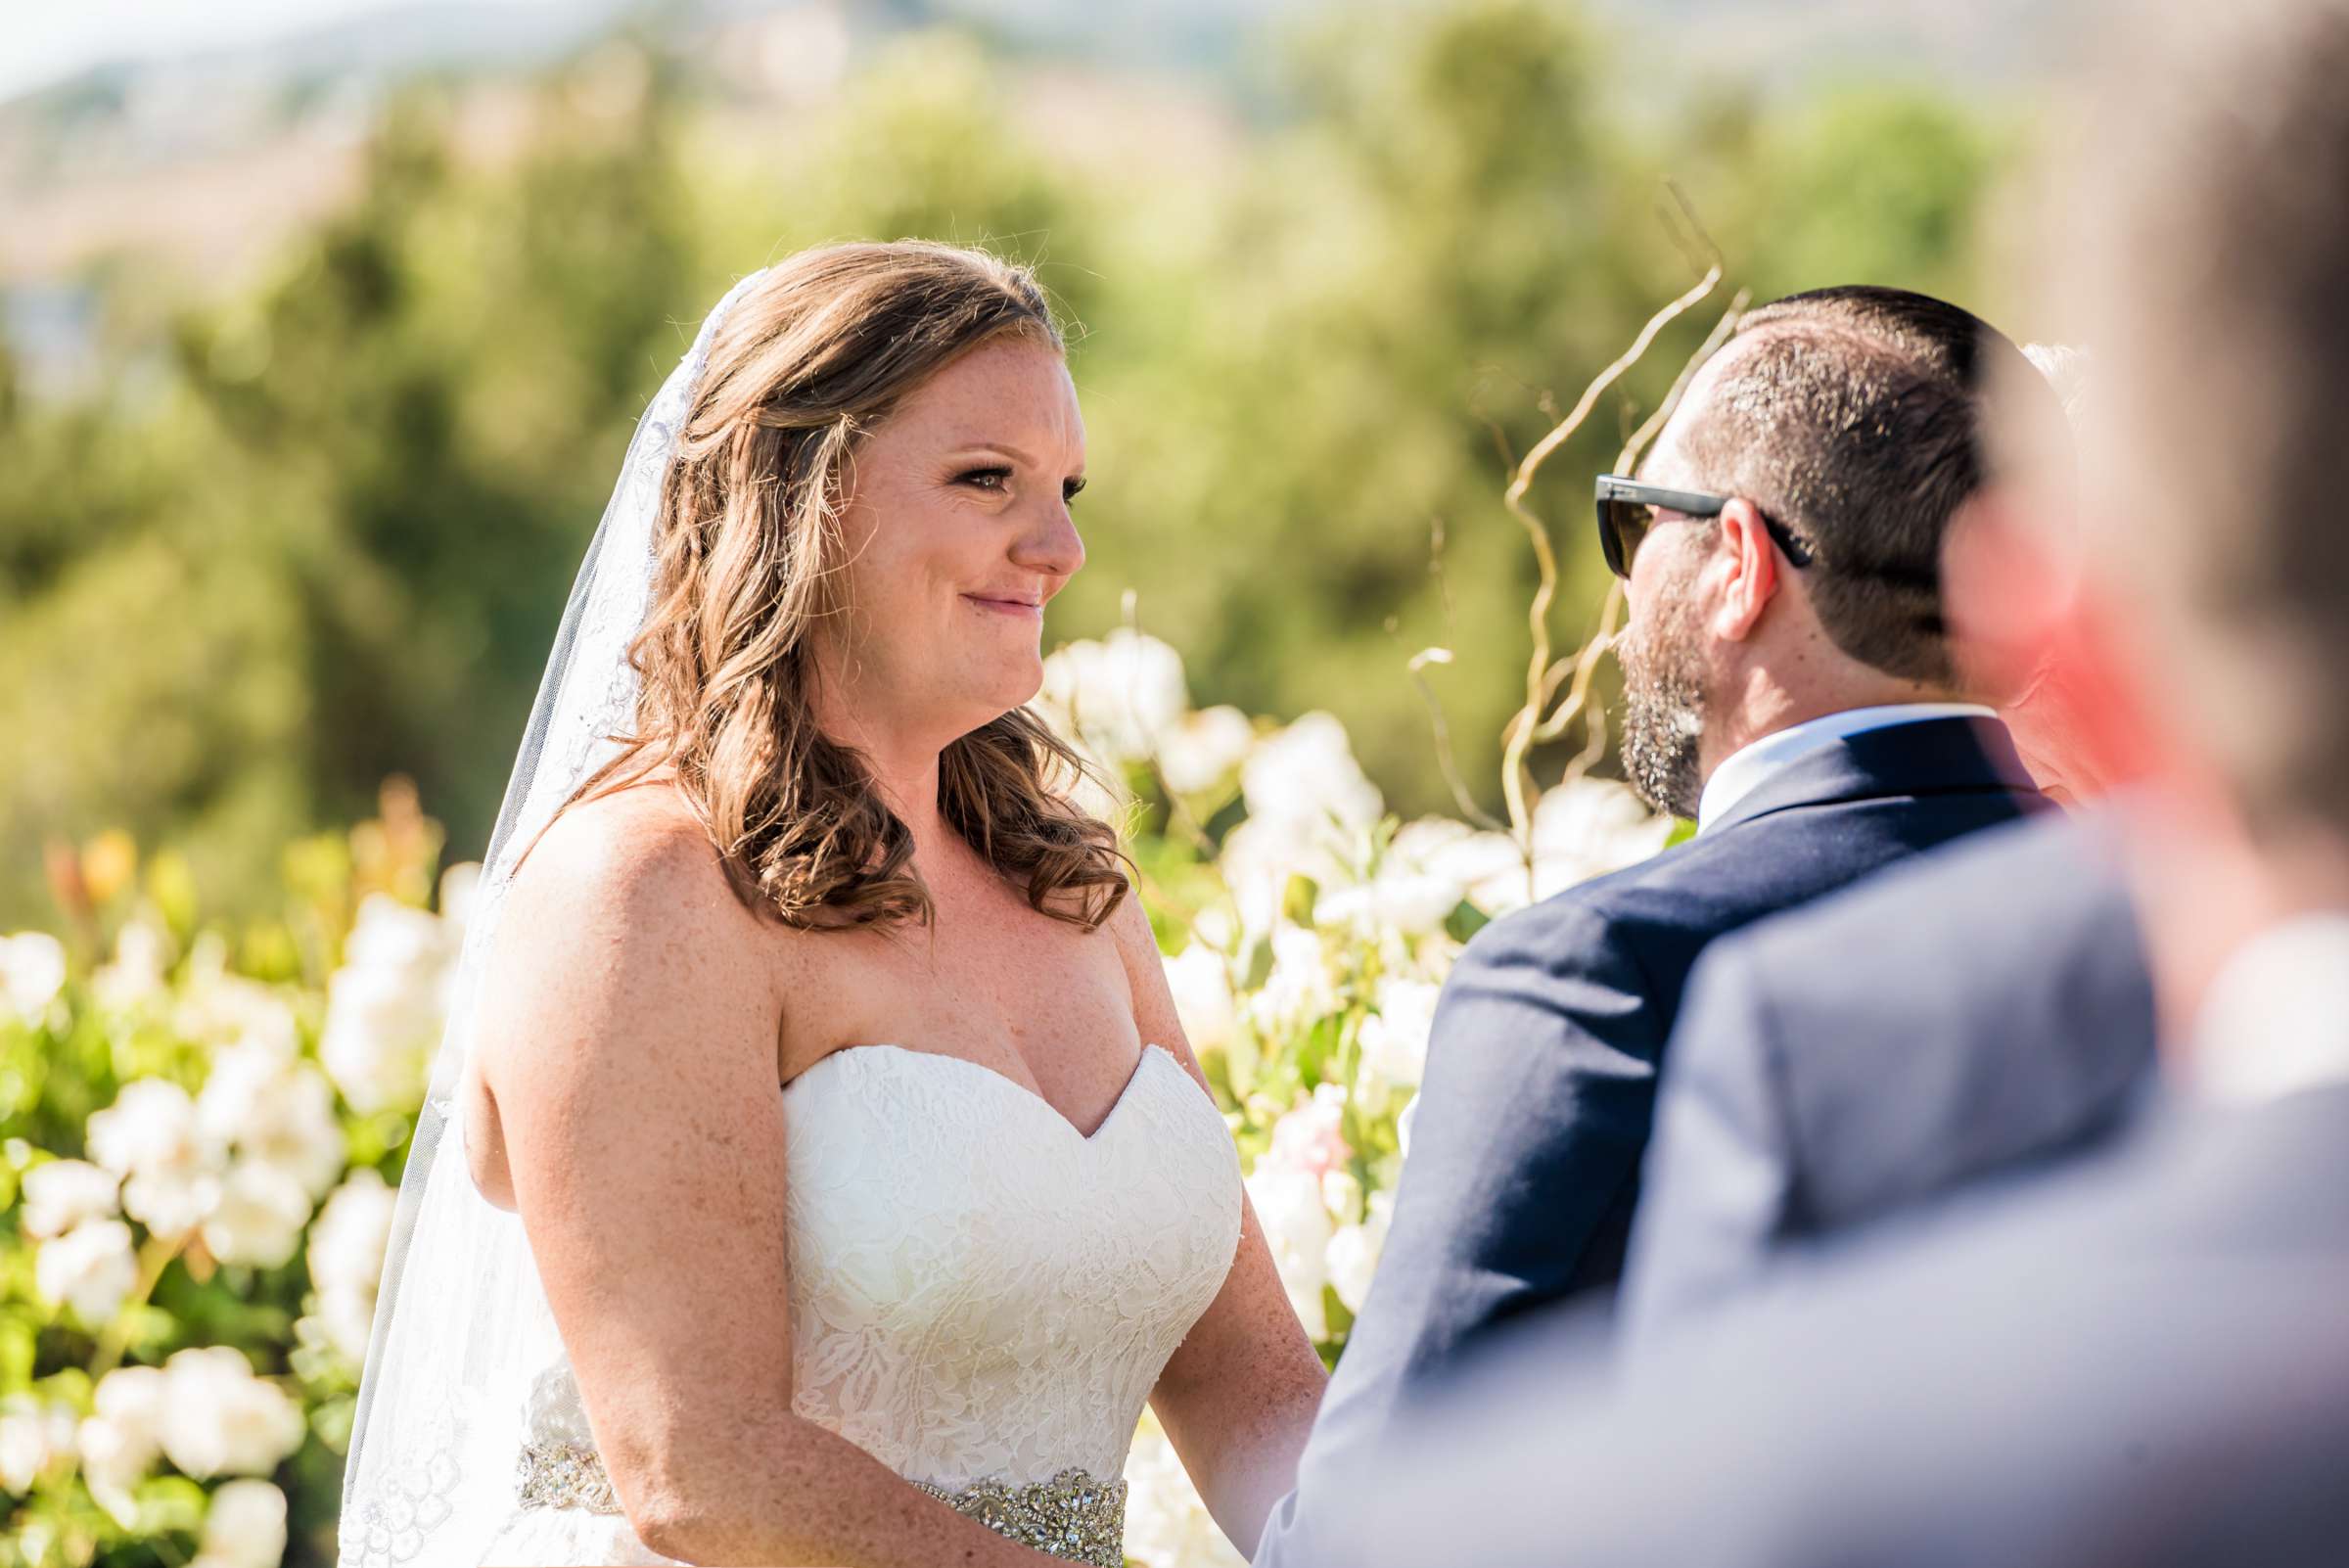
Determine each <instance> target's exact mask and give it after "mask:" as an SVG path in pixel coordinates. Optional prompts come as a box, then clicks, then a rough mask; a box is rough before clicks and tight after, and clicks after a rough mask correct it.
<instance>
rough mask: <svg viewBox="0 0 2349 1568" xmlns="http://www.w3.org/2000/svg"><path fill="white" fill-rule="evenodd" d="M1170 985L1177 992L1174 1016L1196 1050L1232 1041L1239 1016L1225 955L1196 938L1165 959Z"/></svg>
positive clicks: (1215, 1046)
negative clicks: (1179, 1021)
mask: <svg viewBox="0 0 2349 1568" xmlns="http://www.w3.org/2000/svg"><path fill="white" fill-rule="evenodd" d="M1165 965H1166V971H1167V989H1168V990H1169V991H1170V992H1173V993H1174V1013H1175V1016H1176V1017H1178V1018H1180V1019H1181V1020H1182V1033H1183V1035H1184V1036H1185V1037H1186V1038H1188V1039H1189V1040H1190V1042H1191V1048H1192V1049H1194V1050H1202V1051H1205V1050H1214V1049H1217V1048H1219V1047H1221V1046H1222V1045H1225V1044H1227V1043H1229V1042H1230V1039H1231V1032H1232V1030H1233V1029H1234V1028H1235V1027H1236V1025H1237V1022H1238V1018H1237V1014H1236V1013H1235V1012H1234V1010H1233V1005H1232V999H1231V969H1230V966H1229V965H1228V964H1227V963H1226V962H1225V961H1224V958H1223V955H1222V954H1221V953H1220V952H1218V951H1216V950H1215V949H1214V948H1213V947H1207V946H1202V945H1200V944H1198V943H1196V942H1194V943H1192V944H1191V945H1189V946H1187V947H1185V948H1183V949H1182V951H1181V952H1179V953H1177V954H1176V955H1175V956H1174V957H1172V958H1169V959H1166V960H1165Z"/></svg>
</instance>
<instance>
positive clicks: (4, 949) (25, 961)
mask: <svg viewBox="0 0 2349 1568" xmlns="http://www.w3.org/2000/svg"><path fill="white" fill-rule="evenodd" d="M65 986H66V946H65V944H64V943H61V942H59V941H58V940H57V939H56V938H55V937H52V936H50V935H49V934H48V933H47V932H42V931H20V932H18V933H17V934H16V935H15V936H13V937H0V1012H6V1013H12V1014H14V1015H15V1016H16V1017H18V1018H20V1019H22V1020H23V1021H24V1022H25V1023H27V1024H38V1023H39V1022H40V1021H41V1019H42V1017H43V1016H44V1015H45V1014H46V1013H47V1012H48V1011H49V1004H50V1003H51V1002H53V1001H55V1000H56V999H57V993H58V992H61V991H63V990H65Z"/></svg>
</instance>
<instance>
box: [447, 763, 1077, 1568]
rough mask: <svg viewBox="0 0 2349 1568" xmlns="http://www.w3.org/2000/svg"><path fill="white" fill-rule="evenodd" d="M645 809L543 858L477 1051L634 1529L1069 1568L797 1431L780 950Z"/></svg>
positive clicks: (660, 1538)
mask: <svg viewBox="0 0 2349 1568" xmlns="http://www.w3.org/2000/svg"><path fill="white" fill-rule="evenodd" d="M641 800H642V797H637V798H636V800H635V801H631V799H630V796H628V795H622V796H618V797H611V798H607V799H606V800H604V801H599V802H594V803H590V804H589V805H588V806H586V807H581V808H579V809H577V810H575V811H574V812H571V813H567V814H566V816H565V817H564V818H562V819H561V820H560V821H558V823H557V825H556V827H555V828H554V829H553V830H552V831H550V832H549V833H548V834H547V836H546V837H545V838H544V839H543V840H541V841H540V842H539V843H538V845H537V846H536V847H535V848H534V849H533V851H532V852H531V853H530V858H529V859H528V860H527V861H526V862H525V864H524V868H523V870H522V872H521V873H520V874H519V876H518V877H517V879H516V882H515V885H514V887H513V890H512V892H511V894H510V895H509V898H508V901H507V904H506V913H505V918H504V921H503V923H502V925H501V928H500V933H499V949H500V950H499V955H498V959H497V962H496V964H495V966H494V968H493V969H492V971H491V973H492V975H493V977H494V986H493V988H487V989H485V991H484V999H483V1006H482V1009H481V1012H480V1015H479V1016H480V1020H481V1031H480V1034H479V1035H478V1037H477V1038H479V1039H481V1040H482V1041H484V1056H483V1059H482V1060H483V1080H484V1084H486V1086H487V1087H488V1089H489V1091H490V1093H491V1095H492V1096H493V1098H494V1100H495V1102H496V1106H497V1113H498V1119H499V1122H500V1124H501V1126H502V1129H503V1131H504V1134H505V1147H506V1150H507V1156H508V1161H509V1168H510V1171H511V1175H512V1179H513V1188H514V1195H515V1199H516V1202H517V1205H518V1207H519V1209H520V1212H521V1215H522V1219H523V1223H524V1226H525V1229H526V1230H527V1232H528V1234H529V1237H530V1252H531V1256H532V1258H533V1259H534V1260H535V1262H536V1264H537V1268H538V1272H539V1274H540V1276H541V1278H542V1279H543V1280H544V1282H545V1286H546V1294H547V1299H548V1301H549V1303H550V1304H551V1305H552V1307H553V1309H554V1314H555V1321H556V1324H557V1326H558V1327H559V1328H560V1329H561V1331H562V1335H563V1343H564V1345H565V1347H566V1349H567V1350H568V1351H569V1353H570V1357H571V1361H572V1366H573V1369H574V1371H575V1372H576V1375H577V1377H578V1382H579V1389H580V1393H581V1396H582V1398H583V1402H584V1404H585V1407H586V1410H587V1416H588V1423H589V1426H590V1427H591V1428H592V1430H593V1432H594V1435H595V1442H596V1447H597V1449H598V1450H599V1451H600V1452H601V1453H602V1455H603V1459H604V1463H605V1467H606V1469H607V1470H608V1471H609V1472H610V1475H611V1478H612V1484H613V1489H614V1490H615V1491H616V1492H617V1493H618V1494H619V1497H620V1500H621V1503H622V1506H623V1508H624V1509H625V1511H626V1514H627V1518H628V1522H629V1524H630V1525H631V1526H632V1527H633V1528H634V1530H635V1531H636V1533H637V1535H638V1536H639V1537H641V1538H642V1539H643V1541H644V1542H645V1544H646V1545H649V1546H651V1547H652V1548H653V1549H654V1550H655V1551H658V1552H660V1553H662V1554H664V1555H666V1556H670V1557H678V1558H682V1559H684V1560H686V1561H689V1562H697V1563H827V1564H841V1565H849V1568H863V1565H873V1568H881V1565H891V1568H896V1565H916V1564H918V1565H929V1564H937V1563H960V1564H970V1565H974V1568H975V1565H982V1564H984V1565H989V1568H1033V1565H1036V1564H1041V1563H1045V1562H1048V1561H1050V1560H1051V1559H1049V1558H1047V1557H1045V1556H1044V1555H1043V1554H1042V1553H1040V1552H1036V1551H1032V1550H1030V1549H1029V1548H1028V1547H1026V1546H1023V1545H1018V1544H1016V1543H1014V1542H1011V1541H1009V1540H1006V1539H1005V1538H1003V1537H1001V1536H998V1535H996V1534H994V1533H993V1532H992V1531H990V1530H989V1529H988V1528H987V1527H986V1526H984V1525H981V1524H979V1523H978V1522H977V1521H975V1520H972V1519H969V1518H966V1517H964V1516H963V1515H961V1514H959V1513H956V1512H955V1511H954V1510H953V1509H951V1508H949V1507H947V1506H946V1505H945V1504H944V1503H943V1502H940V1501H938V1500H937V1499H934V1498H931V1497H929V1496H927V1495H926V1494H924V1493H922V1492H920V1491H918V1490H916V1489H915V1488H914V1487H912V1486H910V1485H908V1484H907V1483H906V1482H904V1481H902V1480H900V1479H899V1478H898V1476H897V1475H896V1474H894V1473H893V1472H891V1471H890V1470H889V1469H888V1468H887V1467H886V1466H884V1465H882V1464H881V1463H880V1462H879V1461H878V1460H876V1459H874V1458H873V1457H872V1456H871V1455H870V1454H868V1453H865V1452H864V1451H863V1450H861V1449H859V1448H857V1447H855V1446H854V1445H853V1444H851V1443H849V1442H846V1441H845V1440H843V1439H841V1438H840V1437H838V1436H836V1435H834V1434H832V1433H830V1432H828V1431H825V1430H824V1429H822V1428H820V1427H817V1426H814V1425H812V1424H810V1423H808V1422H806V1421H803V1420H801V1419H799V1418H798V1417H796V1416H794V1415H793V1414H792V1411H791V1394H792V1366H791V1323H790V1318H789V1307H788V1301H787V1297H786V1294H785V1289H784V1263H785V1256H786V1254H785V1245H784V1223H783V1197H784V1193H783V1180H784V1159H783V1148H784V1144H783V1138H784V1122H783V1108H782V1099H781V1094H780V1090H779V1086H778V1084H777V1081H776V1050H775V1044H776V1030H777V1020H778V1018H779V1017H780V1011H779V1008H780V1006H781V1001H782V998H781V997H779V996H778V995H777V994H776V990H775V983H774V981H773V980H772V979H771V978H769V977H770V976H771V975H772V973H773V969H774V966H773V965H772V964H771V963H770V962H762V961H761V959H762V953H763V954H771V951H772V945H773V943H774V941H775V940H776V935H775V930H774V928H772V927H771V926H769V927H761V926H760V924H759V923H757V922H756V921H755V920H754V919H753V917H752V916H751V915H750V914H749V912H747V911H746V910H744V909H743V908H742V907H741V906H740V905H739V904H738V903H736V902H735V900H734V899H733V898H732V896H731V894H729V893H728V891H727V889H726V887H725V885H724V881H723V879H722V876H721V874H720V872H719V870H718V866H717V861H716V856H715V854H714V852H713V851H712V849H711V848H710V846H709V845H708V843H707V842H706V841H705V840H704V838H703V837H702V835H701V832H700V830H699V829H698V828H697V827H695V826H694V825H692V824H691V823H690V821H685V820H681V819H680V817H679V816H678V815H677V814H676V813H674V812H672V811H668V810H665V809H664V808H662V807H658V806H648V805H642V804H637V801H641ZM492 990H493V992H494V994H491V993H490V992H491V991H492Z"/></svg>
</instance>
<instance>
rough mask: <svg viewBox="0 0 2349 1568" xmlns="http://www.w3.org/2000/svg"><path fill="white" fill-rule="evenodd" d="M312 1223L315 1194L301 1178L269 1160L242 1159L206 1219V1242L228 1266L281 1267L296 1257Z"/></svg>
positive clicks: (224, 1184) (223, 1184)
mask: <svg viewBox="0 0 2349 1568" xmlns="http://www.w3.org/2000/svg"><path fill="white" fill-rule="evenodd" d="M309 1222H310V1195H309V1192H308V1191H307V1190H306V1189H305V1188H304V1187H303V1185H302V1183H301V1180H300V1178H299V1177H298V1176H295V1175H293V1174H292V1173H291V1172H288V1171H286V1170H284V1169H283V1168H281V1167H279V1166H275V1165H270V1164H268V1163H266V1162H264V1161H259V1160H251V1159H247V1160H239V1161H238V1162H237V1163H236V1165H235V1166H234V1167H232V1168H231V1169H230V1171H229V1173H228V1178H227V1179H226V1180H225V1181H223V1182H222V1183H221V1184H220V1201H219V1202H218V1203H217V1204H216V1205H214V1207H213V1209H212V1212H211V1214H210V1215H208V1216H207V1218H206V1219H205V1222H204V1244H205V1246H206V1247H207V1248H209V1249H210V1251H211V1254H212V1256H213V1257H215V1258H217V1259H219V1260H220V1261H221V1262H222V1263H227V1264H250V1265H252V1266H253V1267H254V1268H276V1267H277V1266H278V1265H280V1264H282V1263H284V1262H285V1261H286V1260H287V1259H288V1258H291V1257H293V1256H294V1249H295V1247H296V1246H297V1245H299V1242H300V1241H301V1227H302V1226H303V1225H305V1224H308V1223H309Z"/></svg>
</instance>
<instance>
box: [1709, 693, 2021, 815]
mask: <svg viewBox="0 0 2349 1568" xmlns="http://www.w3.org/2000/svg"><path fill="white" fill-rule="evenodd" d="M1998 716H1999V715H1997V714H1996V713H1994V712H1993V711H1991V710H1990V709H1988V708H1985V707H1983V706H1982V705H1981V704H1979V703H1887V704H1883V705H1881V706H1878V707H1875V708H1847V709H1845V710H1844V711H1843V712H1842V713H1840V714H1822V715H1819V717H1817V718H1808V719H1805V720H1804V721H1803V722H1801V723H1799V724H1795V725H1792V726H1790V727H1788V728H1786V729H1781V730H1778V731H1776V732H1774V733H1773V734H1769V735H1765V736H1763V737H1762V738H1761V739H1760V740H1758V741H1754V742H1752V743H1750V744H1748V745H1745V746H1741V747H1739V748H1738V749H1737V750H1736V751H1734V752H1731V753H1730V754H1729V755H1728V756H1727V758H1726V759H1724V760H1723V761H1722V764H1721V765H1720V766H1719V767H1717V768H1715V769H1714V770H1713V776H1712V777H1711V778H1709V779H1707V780H1705V793H1704V795H1703V797H1702V798H1701V799H1700V800H1699V801H1698V803H1697V807H1696V830H1697V831H1698V832H1699V833H1702V832H1704V831H1705V830H1706V829H1707V828H1710V827H1711V826H1713V824H1714V823H1716V822H1718V821H1720V820H1721V819H1722V818H1723V817H1724V816H1725V815H1727V813H1728V812H1729V811H1730V810H1731V809H1732V808H1734V807H1735V806H1736V805H1737V803H1738V802H1739V801H1742V800H1744V799H1745V798H1746V797H1747V796H1748V795H1751V794H1753V793H1754V791H1755V790H1757V789H1759V788H1760V787H1761V786H1762V784H1763V783H1764V782H1765V781H1767V780H1768V779H1770V778H1771V777H1772V776H1773V775H1774V774H1776V773H1779V772H1781V771H1783V770H1784V769H1785V768H1787V767H1788V766H1790V765H1791V764H1792V763H1793V762H1795V761H1797V760H1798V759H1800V758H1804V757H1808V756H1810V755H1811V754H1812V753H1813V752H1816V751H1819V750H1822V749H1824V748H1826V747H1829V746H1832V745H1834V744H1835V743H1836V742H1837V741H1841V740H1849V739H1850V738H1851V737H1852V736H1854V735H1858V734H1861V733H1863V732H1864V731H1866V730H1871V729H1888V728H1890V727H1891V726H1892V725H1894V724H1913V723H1916V722H1918V721H1920V720H1922V719H1927V718H1992V719H1995V718H1997V717H1998Z"/></svg>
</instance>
